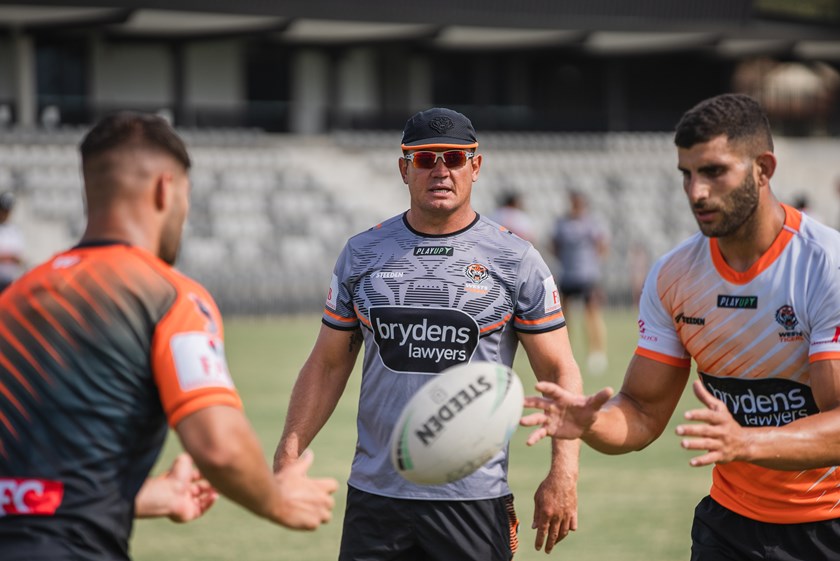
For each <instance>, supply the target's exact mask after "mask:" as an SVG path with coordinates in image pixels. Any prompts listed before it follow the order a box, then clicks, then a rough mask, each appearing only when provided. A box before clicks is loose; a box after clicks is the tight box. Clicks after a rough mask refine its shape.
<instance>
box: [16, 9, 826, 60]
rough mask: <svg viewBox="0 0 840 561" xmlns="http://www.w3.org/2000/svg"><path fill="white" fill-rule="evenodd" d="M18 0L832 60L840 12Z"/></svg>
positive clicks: (312, 37) (450, 41)
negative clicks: (808, 15)
mask: <svg viewBox="0 0 840 561" xmlns="http://www.w3.org/2000/svg"><path fill="white" fill-rule="evenodd" d="M22 1H23V0H17V2H15V1H14V0H12V1H4V0H0V29H2V28H6V29H15V28H19V29H23V30H27V31H38V30H56V29H85V28H90V27H96V28H99V29H101V30H103V31H105V32H106V33H107V34H109V35H112V36H124V37H138V38H162V37H173V38H176V37H177V38H183V37H207V36H229V35H236V34H245V33H248V34H250V33H264V34H266V35H268V36H269V37H271V38H272V39H274V40H277V41H282V42H288V43H295V44H301V43H304V44H305V43H313V44H329V43H336V44H346V43H361V42H372V41H397V40H399V41H406V40H409V41H411V40H416V41H418V42H422V43H424V44H427V45H428V46H429V47H430V48H434V49H441V50H446V49H456V50H480V49H516V48H536V47H541V48H544V47H552V46H556V47H564V46H571V47H575V48H580V49H582V50H583V51H586V52H591V53H593V54H602V53H603V54H610V55H616V54H625V53H626V54H639V53H651V52H668V51H673V50H682V51H684V50H692V49H703V50H707V51H710V52H712V53H714V54H717V55H719V56H721V57H739V56H745V55H758V54H777V53H779V52H783V53H789V54H792V55H794V56H798V57H800V58H805V59H807V58H821V59H823V60H826V59H831V60H840V25H838V23H840V21H838V20H840V17H834V18H832V17H828V18H826V17H822V18H818V17H814V18H813V19H812V21H810V22H806V21H804V20H803V19H801V18H799V19H797V18H790V17H788V18H784V19H782V18H778V17H777V18H775V19H774V18H771V17H767V15H768V14H769V15H771V16H772V15H773V12H767V11H766V10H763V11H762V10H759V9H757V8H756V5H757V4H764V3H766V1H765V2H761V1H760V0H755V1H754V0H706V1H704V2H674V1H673V0H647V1H645V2H631V1H627V0H566V1H564V2H557V1H556V0H521V1H519V2H510V1H509V0H481V1H478V0H461V1H460V2H451V1H447V2H444V1H442V0H426V1H424V2H422V3H418V2H401V3H395V2H392V1H390V0H354V2H352V3H348V2H346V1H345V0H318V1H315V2H313V1H312V0H285V1H284V2H275V1H272V0H215V1H213V0H210V1H207V0H120V1H107V0H83V1H80V0H75V1H68V0H26V5H23V4H22V3H21V2H22ZM810 1H811V2H812V3H815V2H818V0H810ZM806 3H807V2H806ZM800 4H801V3H800ZM831 14H833V12H832V13H831ZM826 22H828V23H826Z"/></svg>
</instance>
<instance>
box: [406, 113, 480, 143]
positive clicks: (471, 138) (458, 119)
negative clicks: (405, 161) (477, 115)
mask: <svg viewBox="0 0 840 561" xmlns="http://www.w3.org/2000/svg"><path fill="white" fill-rule="evenodd" d="M433 147H437V148H478V141H477V140H476V139H475V129H474V128H473V126H472V123H471V122H470V120H469V119H467V117H466V116H464V115H462V114H460V113H458V112H457V111H453V110H452V109H446V108H443V107H433V108H432V109H426V110H425V111H420V112H418V113H415V114H414V115H413V116H412V117H411V118H410V119H409V120H408V121H406V123H405V128H404V129H403V137H402V149H403V150H416V149H418V148H433Z"/></svg>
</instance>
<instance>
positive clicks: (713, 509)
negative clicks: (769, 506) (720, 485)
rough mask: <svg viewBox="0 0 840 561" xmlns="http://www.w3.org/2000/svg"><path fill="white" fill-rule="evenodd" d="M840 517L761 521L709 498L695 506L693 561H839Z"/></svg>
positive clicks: (692, 541) (692, 532)
mask: <svg viewBox="0 0 840 561" xmlns="http://www.w3.org/2000/svg"><path fill="white" fill-rule="evenodd" d="M838 560H840V519H836V518H835V519H833V520H824V521H821V522H806V523H803V524H770V523H768V522H759V521H757V520H753V519H751V518H747V517H745V516H741V515H740V514H736V513H734V512H732V511H731V510H729V509H728V508H724V507H722V506H721V505H720V504H718V503H717V502H715V501H714V500H713V499H712V498H711V497H706V498H705V499H703V500H702V501H700V504H698V505H697V508H695V509H694V525H693V526H692V528H691V561H838Z"/></svg>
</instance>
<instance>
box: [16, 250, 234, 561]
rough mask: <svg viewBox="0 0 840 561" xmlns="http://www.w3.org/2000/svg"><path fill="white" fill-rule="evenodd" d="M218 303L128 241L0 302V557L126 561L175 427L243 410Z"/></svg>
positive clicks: (59, 266) (59, 265) (47, 274)
mask: <svg viewBox="0 0 840 561" xmlns="http://www.w3.org/2000/svg"><path fill="white" fill-rule="evenodd" d="M223 338H224V333H223V327H222V321H221V317H220V315H219V312H218V309H217V308H216V305H215V303H214V302H213V299H212V298H211V297H210V295H209V294H208V293H207V291H206V290H205V289H204V288H203V287H202V286H201V285H199V284H198V283H197V282H195V281H193V280H191V279H189V278H187V277H185V276H183V275H181V274H180V273H178V272H177V271H176V270H174V269H173V268H172V267H170V266H169V265H167V264H165V263H164V262H163V261H161V260H159V259H158V258H156V257H155V256H153V255H152V254H150V253H148V252H146V251H144V250H142V249H139V248H136V247H132V246H129V245H125V244H120V243H101V244H90V245H84V246H78V247H76V248H73V249H71V250H69V251H67V252H64V253H61V254H59V255H57V256H55V257H54V258H52V259H51V260H50V261H48V262H47V263H45V264H43V265H41V266H39V267H38V268H36V269H33V270H32V271H30V272H29V273H28V274H26V275H25V276H24V277H22V278H21V279H19V280H18V281H17V282H16V283H15V284H14V285H13V286H12V287H10V288H9V289H8V290H7V291H5V292H4V293H3V294H2V297H0V559H3V560H5V561H10V560H11V559H15V560H16V559H39V558H45V559H46V558H49V559H97V560H98V559H103V560H104V559H108V560H111V559H127V558H128V552H127V550H128V539H129V535H130V533H131V527H132V520H133V518H134V499H135V496H136V494H137V492H138V490H139V489H140V486H141V485H142V483H143V481H144V480H145V478H146V476H147V475H148V472H149V470H150V469H151V467H152V465H153V464H154V462H155V460H156V459H157V456H158V454H159V452H160V449H161V446H162V444H163V442H164V439H165V437H166V433H167V421H168V423H169V424H170V425H172V426H175V425H176V424H177V423H178V422H179V421H180V420H181V419H183V418H184V417H185V416H186V415H189V414H190V413H193V412H195V411H197V410H199V409H201V408H203V407H207V406H210V405H219V404H222V405H228V406H232V407H237V408H241V401H240V399H239V396H238V395H237V393H236V390H235V389H234V386H233V383H232V382H231V379H230V375H229V373H228V368H227V362H226V360H225V355H224V346H223Z"/></svg>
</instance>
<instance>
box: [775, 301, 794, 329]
mask: <svg viewBox="0 0 840 561" xmlns="http://www.w3.org/2000/svg"><path fill="white" fill-rule="evenodd" d="M776 321H777V322H778V323H779V325H781V326H782V327H784V328H785V329H787V330H788V331H792V330H793V329H794V328H795V327H796V325H797V324H798V323H799V320H798V319H796V313H794V311H793V306H782V307H781V308H779V309H778V310H776Z"/></svg>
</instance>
